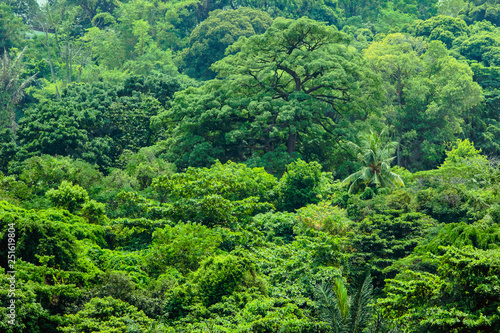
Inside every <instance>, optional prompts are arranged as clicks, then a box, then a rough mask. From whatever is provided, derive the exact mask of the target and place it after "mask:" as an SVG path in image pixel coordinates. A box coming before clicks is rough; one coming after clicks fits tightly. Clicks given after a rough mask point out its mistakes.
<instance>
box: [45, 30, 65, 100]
mask: <svg viewBox="0 0 500 333" xmlns="http://www.w3.org/2000/svg"><path fill="white" fill-rule="evenodd" d="M43 30H44V32H45V41H46V43H47V55H48V58H49V67H50V75H51V76H52V81H53V82H54V85H55V86H56V97H57V98H58V99H60V98H61V96H60V95H59V90H58V89H57V80H56V76H55V74H54V66H52V56H51V54H50V43H49V31H48V29H47V28H43Z"/></svg>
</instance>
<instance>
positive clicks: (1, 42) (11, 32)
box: [0, 2, 26, 54]
mask: <svg viewBox="0 0 500 333" xmlns="http://www.w3.org/2000/svg"><path fill="white" fill-rule="evenodd" d="M25 31H26V26H25V25H24V24H23V21H22V19H21V18H20V17H17V16H16V15H15V13H13V11H12V8H11V6H9V5H8V4H6V3H5V2H4V3H2V4H1V5H0V36H1V37H0V50H2V51H1V52H0V53H1V54H3V52H5V51H7V50H9V49H10V48H12V47H16V46H19V44H20V42H21V40H22V39H23V37H24V33H25Z"/></svg>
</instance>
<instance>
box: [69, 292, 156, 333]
mask: <svg viewBox="0 0 500 333" xmlns="http://www.w3.org/2000/svg"><path fill="white" fill-rule="evenodd" d="M67 320H68V323H69V324H68V325H65V327H62V331H63V332H66V333H77V332H78V333H79V332H88V331H92V332H102V333H104V332H109V333H126V332H132V330H136V331H138V332H142V331H146V330H147V329H148V328H149V327H150V325H151V324H152V320H151V319H149V318H148V317H146V315H145V314H144V312H142V311H138V310H137V308H136V307H134V306H132V305H129V304H127V303H125V302H123V301H120V300H116V299H113V298H111V297H106V298H93V299H91V300H90V302H88V303H86V304H85V307H84V309H83V310H81V311H79V312H77V313H76V314H70V315H67Z"/></svg>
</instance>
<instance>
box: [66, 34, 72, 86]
mask: <svg viewBox="0 0 500 333" xmlns="http://www.w3.org/2000/svg"><path fill="white" fill-rule="evenodd" d="M66 75H67V77H68V83H71V57H70V54H69V41H66Z"/></svg>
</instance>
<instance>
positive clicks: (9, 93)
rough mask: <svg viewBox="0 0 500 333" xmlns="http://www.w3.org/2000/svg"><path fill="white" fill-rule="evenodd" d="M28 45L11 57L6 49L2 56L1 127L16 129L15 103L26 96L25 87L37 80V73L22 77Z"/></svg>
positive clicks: (0, 59) (0, 85) (0, 69)
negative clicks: (25, 77)
mask: <svg viewBox="0 0 500 333" xmlns="http://www.w3.org/2000/svg"><path fill="white" fill-rule="evenodd" d="M26 49H27V48H26V47H25V48H24V49H23V50H22V51H21V52H20V53H19V54H18V55H17V57H15V58H14V59H11V58H10V57H9V53H8V52H7V51H4V53H3V57H1V58H0V129H2V128H6V127H10V128H11V129H13V130H15V127H16V123H15V115H14V105H15V104H17V103H19V101H20V100H21V98H22V97H23V96H24V89H25V88H26V87H27V86H28V85H29V84H30V83H31V82H33V81H34V80H35V76H36V74H35V75H33V76H30V77H28V78H27V79H24V80H23V79H21V75H22V74H23V71H24V63H23V56H24V52H26Z"/></svg>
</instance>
